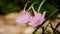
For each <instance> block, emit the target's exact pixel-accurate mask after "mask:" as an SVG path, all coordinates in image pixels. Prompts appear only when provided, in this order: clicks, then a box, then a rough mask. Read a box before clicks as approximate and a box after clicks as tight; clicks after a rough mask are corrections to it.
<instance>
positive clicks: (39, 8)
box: [37, 0, 45, 13]
mask: <svg viewBox="0 0 60 34" xmlns="http://www.w3.org/2000/svg"><path fill="white" fill-rule="evenodd" d="M44 2H45V0H43V1H42V2H41V4H40V5H39V7H38V10H37V11H38V13H39V11H40V10H41V7H42V5H43V4H44Z"/></svg>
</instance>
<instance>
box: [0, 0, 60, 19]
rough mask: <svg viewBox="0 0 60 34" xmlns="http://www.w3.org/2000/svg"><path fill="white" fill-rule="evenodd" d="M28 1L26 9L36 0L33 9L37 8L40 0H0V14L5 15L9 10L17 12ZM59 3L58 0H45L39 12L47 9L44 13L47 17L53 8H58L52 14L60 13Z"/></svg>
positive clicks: (59, 0)
mask: <svg viewBox="0 0 60 34" xmlns="http://www.w3.org/2000/svg"><path fill="white" fill-rule="evenodd" d="M28 1H31V3H30V4H28V6H27V9H28V8H29V6H30V5H31V4H32V3H33V2H38V3H37V4H35V5H34V7H35V10H37V8H38V6H39V4H40V3H41V1H42V0H0V14H1V15H6V14H9V13H11V12H18V11H20V10H22V9H23V8H24V6H25V4H26V2H28ZM59 5H60V0H46V1H45V3H44V4H43V6H42V8H41V11H40V12H41V13H42V12H43V11H47V15H46V18H47V16H49V15H50V14H52V13H53V12H54V11H55V10H57V9H58V11H57V12H56V13H55V14H54V15H53V16H56V15H57V14H59V13H60V8H59Z"/></svg>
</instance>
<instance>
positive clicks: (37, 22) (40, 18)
mask: <svg viewBox="0 0 60 34" xmlns="http://www.w3.org/2000/svg"><path fill="white" fill-rule="evenodd" d="M45 13H46V12H44V13H43V15H42V14H40V13H37V12H35V11H34V14H35V15H34V17H33V18H32V19H31V20H30V23H29V25H30V26H32V27H37V26H38V25H40V24H41V23H43V21H44V17H45Z"/></svg>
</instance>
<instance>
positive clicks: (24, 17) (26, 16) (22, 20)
mask: <svg viewBox="0 0 60 34" xmlns="http://www.w3.org/2000/svg"><path fill="white" fill-rule="evenodd" d="M29 18H30V15H29V14H27V13H26V10H25V8H24V10H23V12H22V16H18V17H17V18H16V22H17V23H20V24H21V23H27V22H28V21H29Z"/></svg>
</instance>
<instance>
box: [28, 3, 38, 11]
mask: <svg viewBox="0 0 60 34" xmlns="http://www.w3.org/2000/svg"><path fill="white" fill-rule="evenodd" d="M36 3H37V2H34V3H33V4H32V5H31V6H30V7H29V8H28V11H29V10H30V9H31V8H32V6H33V5H34V4H36Z"/></svg>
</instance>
